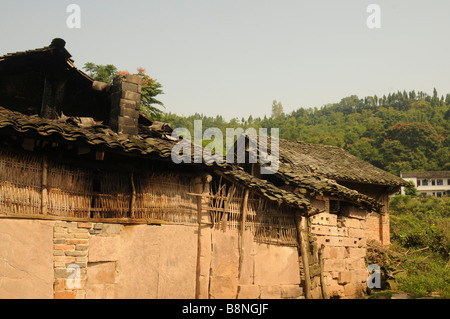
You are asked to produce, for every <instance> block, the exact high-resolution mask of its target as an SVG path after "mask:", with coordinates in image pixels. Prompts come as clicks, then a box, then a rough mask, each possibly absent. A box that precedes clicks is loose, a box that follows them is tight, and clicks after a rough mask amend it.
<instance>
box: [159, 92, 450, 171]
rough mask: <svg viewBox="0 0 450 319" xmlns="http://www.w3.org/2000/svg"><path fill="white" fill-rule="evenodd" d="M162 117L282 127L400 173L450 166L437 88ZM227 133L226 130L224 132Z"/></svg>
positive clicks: (446, 114) (445, 113)
mask: <svg viewBox="0 0 450 319" xmlns="http://www.w3.org/2000/svg"><path fill="white" fill-rule="evenodd" d="M161 120H163V121H166V122H169V123H171V124H172V125H173V126H174V127H185V128H188V129H189V130H191V132H193V121H194V120H202V125H203V130H205V129H206V128H209V127H217V128H219V129H221V130H222V132H225V128H227V127H228V128H237V127H242V128H244V129H246V128H248V127H254V128H256V129H258V128H268V129H270V128H279V133H280V138H283V139H288V140H297V139H299V140H302V141H304V142H308V143H317V144H328V145H334V146H338V147H341V148H343V149H344V150H346V151H348V152H350V153H351V154H353V155H355V156H357V157H359V158H361V159H363V160H366V161H368V162H370V163H371V164H373V165H375V166H377V167H379V168H381V169H384V170H386V171H389V172H391V173H393V174H396V175H398V174H399V173H400V171H414V170H418V171H419V170H450V94H447V95H446V96H445V97H444V96H443V95H442V96H440V97H439V95H438V93H437V91H436V90H434V92H433V93H432V94H431V95H429V94H427V93H424V92H417V93H416V92H415V91H411V92H406V91H403V92H396V93H390V94H388V95H387V96H383V97H377V96H369V97H365V98H359V97H358V96H356V95H352V96H349V97H345V98H343V99H341V101H340V102H338V103H333V104H328V105H325V106H322V107H320V108H317V107H314V108H307V109H305V108H299V109H297V110H295V111H293V112H291V113H289V114H285V113H283V107H282V104H281V102H276V101H274V102H273V105H272V116H271V117H267V116H264V117H263V118H261V117H252V116H250V117H249V118H247V119H244V118H241V119H239V118H238V117H236V118H234V119H232V120H230V121H225V120H224V119H223V117H221V116H220V115H218V116H216V117H208V116H204V115H201V114H194V115H191V116H187V117H183V116H178V115H176V114H172V113H165V114H163V115H162V117H161ZM224 134H225V133H224Z"/></svg>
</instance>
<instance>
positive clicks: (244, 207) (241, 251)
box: [239, 189, 249, 278]
mask: <svg viewBox="0 0 450 319" xmlns="http://www.w3.org/2000/svg"><path fill="white" fill-rule="evenodd" d="M248 194H249V190H248V189H246V190H245V192H244V199H243V201H242V208H241V215H242V220H241V229H240V237H241V242H240V247H239V278H241V273H242V263H243V262H244V236H245V223H246V221H247V203H248Z"/></svg>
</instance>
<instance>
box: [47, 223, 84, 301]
mask: <svg viewBox="0 0 450 319" xmlns="http://www.w3.org/2000/svg"><path fill="white" fill-rule="evenodd" d="M91 228H92V223H80V222H65V221H58V222H55V225H54V228H53V260H54V263H53V266H54V274H55V277H54V280H55V281H54V298H55V299H83V298H85V296H86V268H87V261H88V249H89V236H90V234H89V231H90V229H91ZM75 279H76V280H75Z"/></svg>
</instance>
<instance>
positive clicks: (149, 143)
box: [0, 107, 309, 209]
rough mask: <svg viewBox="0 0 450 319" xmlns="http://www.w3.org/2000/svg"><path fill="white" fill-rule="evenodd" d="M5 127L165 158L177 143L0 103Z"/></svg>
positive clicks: (273, 195) (236, 174) (282, 199)
mask: <svg viewBox="0 0 450 319" xmlns="http://www.w3.org/2000/svg"><path fill="white" fill-rule="evenodd" d="M5 129H12V130H14V131H16V132H17V133H29V134H33V135H36V136H38V137H42V138H47V137H51V136H55V137H59V138H62V139H63V140H65V141H66V142H67V143H71V142H75V141H76V142H80V141H82V142H85V143H88V144H90V145H93V146H103V147H106V148H109V149H114V150H117V151H120V152H125V153H135V154H140V155H156V156H157V157H160V158H163V159H170V158H171V152H172V148H173V147H174V146H175V144H176V143H178V141H174V140H171V139H170V138H169V137H164V134H162V135H160V136H159V137H155V136H149V135H137V136H123V135H120V134H117V133H115V132H113V131H112V130H111V129H110V128H109V127H107V126H105V125H102V124H101V123H96V122H95V121H93V120H92V119H90V118H73V117H62V118H60V119H57V120H51V119H44V118H41V117H39V116H36V115H34V116H28V115H24V114H22V113H19V112H15V111H11V110H8V109H5V108H3V107H0V133H1V131H2V130H5ZM148 129H149V127H147V128H146V132H148ZM152 135H155V134H152ZM186 142H187V143H190V142H188V141H186ZM191 146H192V152H191V155H192V161H191V163H194V160H193V157H194V151H193V150H194V148H195V147H196V146H193V145H191ZM209 160H211V159H210V158H209V159H208V158H203V162H202V163H199V165H206V166H207V167H215V168H216V169H220V171H216V172H217V173H219V174H221V175H222V176H225V177H226V178H228V179H230V180H232V181H234V182H237V183H240V184H241V185H243V186H245V187H248V188H250V189H252V190H254V191H256V192H258V193H260V194H261V195H262V196H264V197H266V198H268V199H269V200H272V201H277V202H279V203H284V204H285V205H289V206H293V207H297V208H301V209H305V208H307V207H309V201H308V200H306V199H305V198H303V196H301V195H298V194H294V193H291V192H288V191H285V190H282V189H280V188H278V187H276V186H274V185H273V184H271V183H270V182H267V181H264V180H260V179H258V178H256V177H254V176H251V175H249V174H247V173H245V172H244V171H241V170H239V169H235V168H233V167H232V166H231V165H228V164H226V163H224V164H217V163H216V162H212V161H211V162H210V161H209Z"/></svg>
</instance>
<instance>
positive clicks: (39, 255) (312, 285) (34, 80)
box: [0, 39, 404, 298]
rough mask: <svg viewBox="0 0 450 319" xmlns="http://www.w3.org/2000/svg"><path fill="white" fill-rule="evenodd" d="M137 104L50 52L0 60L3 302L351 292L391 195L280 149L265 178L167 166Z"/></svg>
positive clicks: (204, 166) (134, 89)
mask: <svg viewBox="0 0 450 319" xmlns="http://www.w3.org/2000/svg"><path fill="white" fill-rule="evenodd" d="M140 90H141V79H140V78H139V77H138V76H133V75H125V76H118V77H116V78H115V79H114V82H113V83H100V82H96V81H93V80H92V79H91V78H89V77H88V76H87V75H86V74H84V73H83V72H82V71H80V70H78V69H77V68H76V67H75V65H74V63H73V60H72V59H71V56H70V54H69V53H68V51H67V50H66V49H65V42H64V41H63V40H61V39H55V40H53V41H52V43H51V44H50V46H48V47H43V48H40V49H34V50H30V51H25V52H17V53H12V54H6V55H4V56H1V57H0V246H1V247H0V274H1V280H0V297H1V298H305V297H306V298H324V297H326V298H332V297H341V298H354V297H357V296H359V295H360V294H361V293H362V292H363V290H364V287H365V280H366V278H367V273H366V271H365V269H366V267H365V265H364V256H365V243H366V240H367V238H376V239H378V240H381V241H382V242H384V243H387V242H388V237H387V236H386V234H385V232H386V231H388V228H386V227H388V224H387V225H386V223H387V222H386V218H387V217H388V215H387V210H386V206H382V204H386V197H385V196H386V195H387V194H389V193H390V192H393V191H395V190H396V189H397V188H398V187H399V186H400V185H401V183H402V182H403V181H402V180H400V181H399V180H398V179H397V178H396V177H393V176H391V175H389V174H387V173H385V172H382V171H380V170H377V169H375V168H373V167H371V166H369V165H368V164H367V163H364V162H362V161H359V162H358V161H357V162H355V161H356V159H355V158H353V157H350V156H349V155H348V154H346V153H345V152H343V151H341V150H338V149H334V148H327V147H317V152H319V153H320V155H321V156H318V154H316V155H314V154H313V153H314V150H311V153H306V150H307V149H308V147H310V148H311V149H313V148H314V147H313V146H310V145H306V144H305V145H303V144H302V143H300V142H287V141H283V142H282V143H280V149H282V150H283V151H281V152H280V155H281V157H280V169H279V172H278V173H277V174H274V175H271V176H257V175H255V174H252V170H250V171H249V170H248V168H247V167H246V166H244V167H238V166H236V165H232V164H217V163H214V162H213V163H210V162H209V161H207V160H204V161H202V162H201V163H195V162H194V161H193V162H192V163H189V164H187V163H181V164H175V163H174V162H173V161H172V158H171V156H172V149H173V147H174V145H176V143H178V142H179V141H178V140H174V139H173V138H172V136H171V134H170V133H171V131H172V128H171V127H170V126H169V125H167V124H164V123H158V122H155V121H153V120H152V119H149V118H147V117H146V116H145V115H144V114H142V113H141V112H140V110H139V106H140ZM291 143H292V144H291ZM295 143H298V144H295ZM299 145H301V146H302V147H299ZM191 146H192V145H191ZM192 147H195V146H192ZM299 150H300V151H299ZM336 156H337V157H336ZM337 158H338V160H336V159H337ZM346 161H348V163H347V162H346ZM403 183H404V182H403ZM380 213H384V215H383V214H380ZM372 224H373V228H374V229H373V231H372V232H369V230H370V229H368V228H370V227H372V226H371V225H372ZM368 225H369V226H368ZM386 229H387V230H386ZM305 265H306V266H305Z"/></svg>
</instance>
